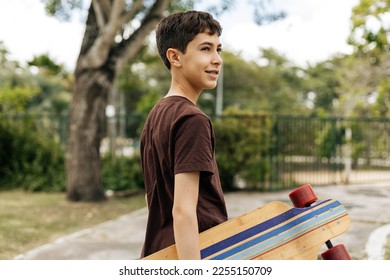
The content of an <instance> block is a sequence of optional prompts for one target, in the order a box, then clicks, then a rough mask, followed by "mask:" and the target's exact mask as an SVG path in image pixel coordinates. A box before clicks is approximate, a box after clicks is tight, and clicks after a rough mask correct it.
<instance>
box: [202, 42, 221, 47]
mask: <svg viewBox="0 0 390 280" xmlns="http://www.w3.org/2000/svg"><path fill="white" fill-rule="evenodd" d="M204 45H206V46H211V47H213V46H214V43H212V42H209V41H206V42H203V43H200V44H199V46H204ZM217 47H219V48H220V47H222V44H221V43H219V44H218V45H217Z"/></svg>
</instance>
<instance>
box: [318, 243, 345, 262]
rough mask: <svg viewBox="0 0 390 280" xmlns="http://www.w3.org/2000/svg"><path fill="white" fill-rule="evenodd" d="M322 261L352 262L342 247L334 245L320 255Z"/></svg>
mask: <svg viewBox="0 0 390 280" xmlns="http://www.w3.org/2000/svg"><path fill="white" fill-rule="evenodd" d="M321 257H322V259H323V260H352V258H351V256H350V255H349V253H348V252H347V249H346V248H345V246H344V245H342V244H339V245H336V246H334V247H332V248H330V249H328V250H326V251H325V252H323V253H322V254H321Z"/></svg>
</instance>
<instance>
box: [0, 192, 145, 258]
mask: <svg viewBox="0 0 390 280" xmlns="http://www.w3.org/2000/svg"><path fill="white" fill-rule="evenodd" d="M143 206H145V199H144V195H143V194H140V195H135V196H132V197H130V198H112V199H109V200H108V201H106V202H102V203H84V202H78V203H72V202H69V201H67V200H66V197H65V194H64V193H28V192H23V191H5V192H0V260H6V259H13V258H14V257H15V256H16V255H18V254H21V253H23V252H26V251H28V250H30V249H33V248H34V247H37V246H39V245H41V244H44V243H47V242H49V241H52V240H54V239H56V238H58V237H60V236H63V235H66V234H69V233H72V232H75V231H78V230H82V229H85V228H88V227H90V226H93V225H97V224H99V223H102V222H105V221H107V220H109V219H113V218H116V217H119V216H121V215H123V214H127V213H129V212H131V211H134V210H136V209H139V208H141V207H143Z"/></svg>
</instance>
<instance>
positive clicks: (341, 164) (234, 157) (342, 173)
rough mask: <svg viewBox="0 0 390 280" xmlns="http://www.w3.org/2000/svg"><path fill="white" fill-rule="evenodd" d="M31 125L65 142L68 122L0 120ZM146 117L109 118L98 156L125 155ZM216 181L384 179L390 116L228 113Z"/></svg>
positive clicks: (287, 183) (220, 126)
mask: <svg viewBox="0 0 390 280" xmlns="http://www.w3.org/2000/svg"><path fill="white" fill-rule="evenodd" d="M4 120H7V121H12V122H19V123H23V122H29V123H34V124H35V125H34V127H35V129H37V130H39V131H40V132H42V134H46V135H48V136H50V137H53V138H54V139H57V140H58V142H59V143H61V144H65V142H66V136H67V118H66V117H63V116H62V117H53V116H46V115H35V116H31V115H29V116H28V115H25V116H12V117H11V116H8V117H5V116H2V117H1V118H0V121H4ZM143 120H144V117H142V116H139V115H126V116H119V117H117V118H115V119H107V126H106V128H107V133H106V134H107V137H106V138H105V139H104V140H103V142H102V147H101V151H102V153H104V152H106V151H108V150H111V151H114V152H115V153H116V154H118V155H122V156H131V155H133V154H135V153H136V152H137V149H138V135H139V133H140V131H141V130H140V128H141V127H142V123H143ZM213 123H214V125H215V130H216V138H217V159H218V160H219V162H218V164H219V166H220V168H221V169H222V170H221V176H223V178H222V181H223V180H224V179H225V177H226V178H229V176H230V177H231V180H232V181H234V184H235V185H236V186H238V187H241V188H248V189H257V190H267V191H269V190H280V189H289V188H293V187H296V186H298V185H301V184H304V183H311V184H313V185H329V184H348V183H370V182H375V181H383V180H389V181H390V119H369V118H364V119H363V118H355V119H348V118H315V117H296V116H272V115H262V116H229V117H222V118H216V119H213Z"/></svg>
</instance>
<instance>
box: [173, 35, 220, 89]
mask: <svg viewBox="0 0 390 280" xmlns="http://www.w3.org/2000/svg"><path fill="white" fill-rule="evenodd" d="M221 51H222V46H221V43H220V40H219V36H218V35H217V34H214V35H210V34H209V33H199V34H198V35H196V36H195V38H194V39H193V40H192V41H191V42H190V43H189V44H188V45H187V49H186V52H185V54H183V53H181V54H180V56H181V60H180V62H181V67H180V71H181V74H182V77H183V78H184V80H185V82H186V83H188V84H187V85H188V86H189V87H192V90H194V91H195V92H198V93H200V92H201V91H202V90H203V89H212V88H215V87H216V85H217V80H218V75H219V73H220V70H221V65H222V58H221V56H220V52H221ZM190 90H191V88H190Z"/></svg>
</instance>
